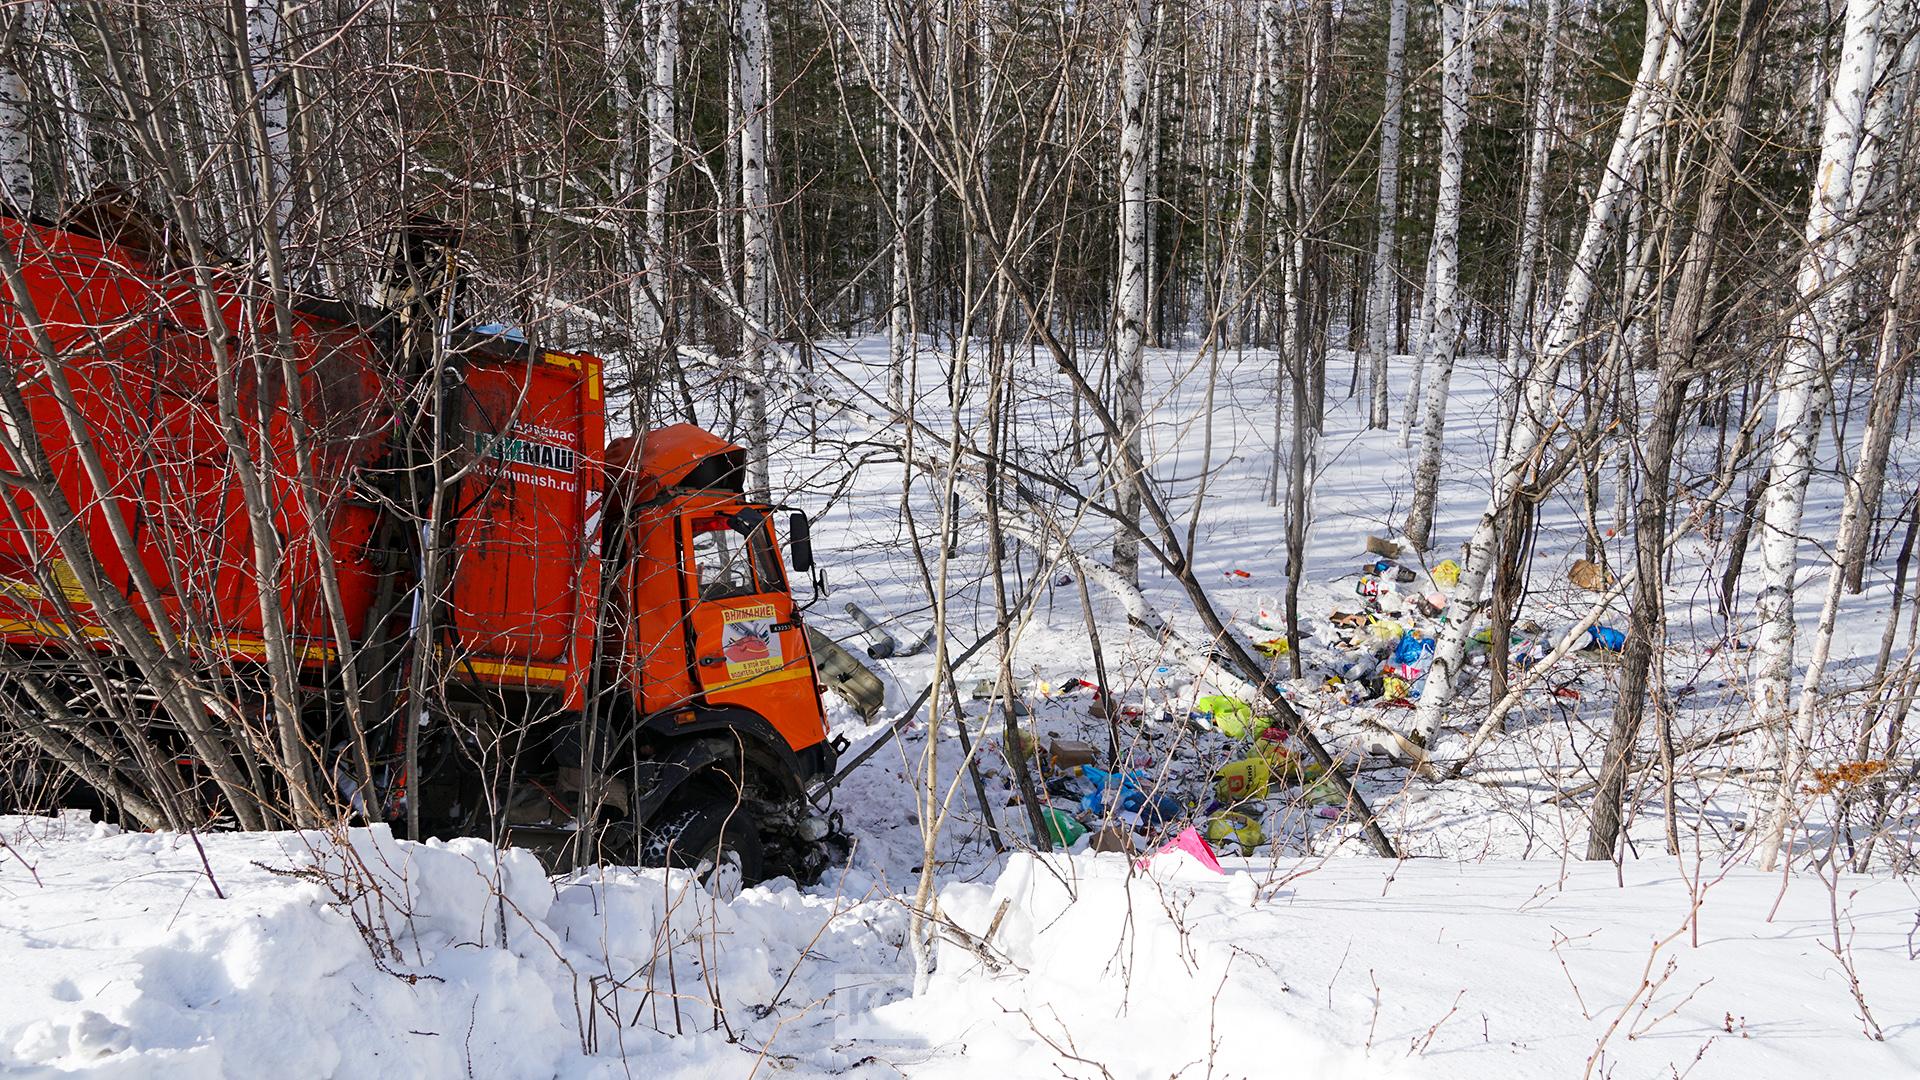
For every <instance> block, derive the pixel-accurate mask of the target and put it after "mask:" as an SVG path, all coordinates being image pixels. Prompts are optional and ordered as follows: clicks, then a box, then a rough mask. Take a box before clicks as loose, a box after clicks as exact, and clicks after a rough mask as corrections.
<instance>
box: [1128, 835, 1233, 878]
mask: <svg viewBox="0 0 1920 1080" xmlns="http://www.w3.org/2000/svg"><path fill="white" fill-rule="evenodd" d="M1172 851H1184V852H1186V853H1187V854H1189V855H1191V856H1193V857H1194V858H1195V859H1198V860H1199V861H1200V865H1201V866H1204V867H1206V868H1207V869H1209V870H1211V871H1213V872H1214V873H1216V874H1221V875H1224V874H1226V871H1225V870H1222V869H1221V868H1220V860H1219V859H1216V858H1214V855H1213V848H1212V847H1210V846H1209V845H1208V844H1207V840H1206V838H1205V837H1203V836H1201V835H1200V832H1199V830H1197V829H1195V828H1194V827H1193V826H1191V825H1189V826H1187V827H1186V828H1185V829H1183V830H1181V832H1180V835H1179V836H1176V837H1174V838H1173V839H1172V840H1169V841H1168V842H1167V846H1165V847H1163V848H1161V849H1160V850H1159V851H1156V852H1154V855H1165V854H1167V853H1168V852H1172ZM1152 859H1153V856H1152V855H1149V856H1147V857H1146V858H1143V859H1140V860H1139V861H1137V862H1135V863H1134V865H1135V866H1137V867H1139V868H1140V869H1142V870H1145V869H1146V868H1147V863H1148V862H1150V861H1152Z"/></svg>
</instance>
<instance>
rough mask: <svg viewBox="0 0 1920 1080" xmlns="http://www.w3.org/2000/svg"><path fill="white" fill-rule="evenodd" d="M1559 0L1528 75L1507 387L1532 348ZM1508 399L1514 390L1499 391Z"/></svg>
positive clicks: (1508, 426)
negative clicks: (1535, 71)
mask: <svg viewBox="0 0 1920 1080" xmlns="http://www.w3.org/2000/svg"><path fill="white" fill-rule="evenodd" d="M1561 12H1562V8H1561V6H1560V0H1547V18H1546V25H1545V27H1543V28H1542V30H1541V36H1542V38H1543V39H1544V40H1543V41H1542V42H1541V44H1540V73H1539V75H1538V76H1536V77H1535V79H1534V88H1533V105H1532V108H1531V109H1530V110H1529V125H1530V127H1531V128H1532V131H1531V132H1529V134H1528V138H1527V184H1526V192H1525V195H1524V197H1523V198H1524V205H1523V206H1522V207H1521V211H1520V251H1519V253H1518V255H1517V256H1516V262H1515V266H1514V274H1513V298H1512V302H1511V304H1510V306H1509V307H1508V309H1507V359H1506V364H1505V367H1506V374H1507V379H1508V383H1509V385H1510V386H1518V384H1519V382H1520V371H1521V368H1522V365H1524V364H1525V363H1526V357H1528V356H1530V355H1532V352H1533V335H1532V334H1531V333H1530V332H1529V331H1531V330H1532V322H1533V312H1534V303H1533V292H1534V280H1533V274H1534V266H1535V264H1536V263H1538V262H1539V260H1540V245H1541V243H1542V240H1543V238H1544V236H1545V227H1546V219H1547V155H1548V153H1549V152H1550V151H1551V147H1552V140H1553V124H1554V118H1555V114H1556V112H1557V111H1558V104H1557V97H1556V95H1557V93H1558V86H1559V79H1560V19H1561ZM1503 396H1505V397H1506V398H1508V399H1512V398H1513V397H1514V396H1515V395H1513V394H1511V393H1509V394H1506V395H1503ZM1500 421H1501V422H1500V452H1501V453H1502V454H1504V453H1506V446H1507V438H1508V434H1509V432H1510V431H1511V430H1512V424H1513V410H1512V409H1511V408H1510V407H1507V406H1502V409H1501V418H1500Z"/></svg>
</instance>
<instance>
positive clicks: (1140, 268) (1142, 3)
mask: <svg viewBox="0 0 1920 1080" xmlns="http://www.w3.org/2000/svg"><path fill="white" fill-rule="evenodd" d="M1154 8H1155V0H1127V8H1126V16H1127V18H1126V45H1125V50H1126V51H1125V52H1124V53H1123V54H1122V56H1121V62H1120V92H1121V110H1122V112H1121V119H1120V161H1119V170H1118V177H1117V180H1118V183H1119V189H1120V190H1119V198H1120V237H1119V240H1120V281H1119V287H1118V288H1117V289H1115V290H1114V313H1113V323H1114V340H1115V349H1116V357H1115V362H1116V369H1117V372H1118V378H1117V379H1116V380H1115V382H1116V386H1115V390H1114V392H1115V396H1116V398H1117V399H1118V401H1117V404H1118V408H1117V409H1116V410H1115V412H1116V413H1117V415H1118V419H1119V421H1120V429H1121V435H1122V437H1124V438H1125V439H1126V442H1127V454H1126V455H1125V458H1124V459H1123V460H1131V461H1141V460H1143V458H1142V441H1141V430H1140V428H1141V424H1142V413H1141V400H1142V398H1143V396H1144V393H1145V383H1146V373H1145V363H1146V349H1145V345H1146V320H1147V272H1148V271H1147V226H1148V221H1147V170H1148V168H1149V167H1150V163H1151V156H1150V154H1149V151H1148V147H1147V126H1148V116H1147V108H1148V101H1149V86H1148V82H1149V79H1148V75H1149V57H1150V53H1151V52H1152V49H1153V36H1154V18H1155V10H1154ZM1116 456H1118V455H1116ZM1115 467H1116V468H1118V467H1121V466H1119V465H1117V464H1116V466H1115ZM1115 484H1116V487H1117V489H1118V492H1119V499H1118V502H1119V512H1120V528H1119V531H1118V532H1117V533H1116V535H1115V537H1114V542H1113V565H1114V569H1116V570H1118V571H1119V572H1120V573H1121V574H1123V575H1125V576H1126V578H1127V580H1129V581H1133V580H1137V579H1138V577H1139V574H1140V542H1139V539H1138V536H1137V535H1136V531H1135V529H1136V523H1137V522H1138V521H1139V520H1140V495H1139V492H1138V490H1137V489H1136V488H1135V486H1134V485H1133V484H1132V483H1130V482H1128V481H1127V480H1125V479H1124V478H1122V479H1118V480H1116V481H1115Z"/></svg>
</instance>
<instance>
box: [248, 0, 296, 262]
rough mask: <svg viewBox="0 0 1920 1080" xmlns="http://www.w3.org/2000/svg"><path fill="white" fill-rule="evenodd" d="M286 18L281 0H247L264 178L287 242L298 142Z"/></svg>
mask: <svg viewBox="0 0 1920 1080" xmlns="http://www.w3.org/2000/svg"><path fill="white" fill-rule="evenodd" d="M285 34H286V29H285V24H284V22H283V21H282V19H281V17H280V3H279V0H247V59H248V61H249V63H250V65H251V67H252V70H253V91H254V94H255V95H256V97H257V99H258V100H257V102H256V103H255V108H256V109H258V110H259V115H260V121H261V123H262V125H263V126H264V127H265V129H266V160H265V161H262V162H260V163H259V168H260V169H261V170H262V174H263V175H262V177H261V179H260V181H259V182H260V183H261V184H262V185H263V186H264V189H265V192H266V198H267V207H268V210H269V213H270V215H271V218H272V221H273V224H274V227H275V229H276V230H277V231H278V232H279V234H280V242H281V243H283V244H284V243H286V242H287V240H288V237H287V226H288V225H289V224H290V223H291V222H292V221H293V144H292V140H291V136H290V132H289V128H288V123H287V80H286V72H285V68H284V63H285V60H284V56H283V53H284V51H285V44H284V40H283V39H284V37H285Z"/></svg>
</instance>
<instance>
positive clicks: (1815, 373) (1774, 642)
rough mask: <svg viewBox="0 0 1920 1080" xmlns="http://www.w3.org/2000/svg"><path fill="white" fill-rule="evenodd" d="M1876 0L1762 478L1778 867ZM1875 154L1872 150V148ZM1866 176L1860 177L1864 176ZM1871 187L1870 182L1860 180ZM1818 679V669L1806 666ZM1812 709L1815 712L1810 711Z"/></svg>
mask: <svg viewBox="0 0 1920 1080" xmlns="http://www.w3.org/2000/svg"><path fill="white" fill-rule="evenodd" d="M1883 17H1884V11H1883V6H1882V2H1881V0H1848V3H1847V15H1846V28H1845V30H1844V31H1843V35H1842V40H1841V49H1840V60H1839V63H1838V65H1837V66H1836V67H1835V69H1834V74H1833V86H1832V90H1831V93H1830V94H1829V95H1828V97H1827V101H1826V110H1825V120H1824V122H1823V124H1822V129H1821V136H1820V163H1819V166H1818V170H1817V171H1816V172H1815V174H1814V186H1813V196H1812V199H1811V201H1810V203H1809V205H1808V207H1807V224H1806V231H1805V234H1804V236H1805V240H1806V251H1805V252H1804V253H1803V254H1802V256H1801V259H1800V272H1799V276H1798V279H1797V280H1796V282H1795V291H1796V293H1797V294H1798V299H1799V301H1800V303H1799V307H1798V309H1797V310H1796V312H1795V314H1794V317H1793V321H1792V322H1791V324H1790V325H1789V328H1788V332H1787V344H1786V349H1785V353H1784V355H1783V356H1782V357H1781V361H1780V373H1779V377H1778V378H1777V379H1776V380H1775V383H1774V400H1775V405H1774V441H1773V452H1772V458H1771V466H1772V480H1771V481H1770V482H1769V483H1768V484H1767V491H1766V497H1765V500H1764V507H1763V512H1762V521H1763V527H1762V528H1761V530H1760V591H1759V596H1758V598H1757V601H1756V605H1755V610H1756V613H1757V614H1758V616H1759V618H1760V620H1761V621H1760V632H1759V637H1758V640H1757V641H1756V642H1755V644H1754V650H1753V706H1754V712H1755V717H1754V719H1755V720H1757V721H1759V722H1760V723H1762V724H1763V725H1764V727H1763V729H1762V730H1763V731H1764V732H1765V736H1766V742H1767V746H1766V748H1765V750H1764V752H1765V753H1767V754H1768V756H1770V757H1771V759H1772V761H1773V762H1774V763H1775V764H1777V765H1778V766H1779V768H1780V774H1779V775H1780V779H1779V783H1778V784H1777V785H1776V786H1775V788H1774V791H1773V794H1772V798H1771V800H1770V805H1769V806H1768V807H1767V809H1766V813H1765V828H1764V830H1763V831H1762V832H1761V834H1760V840H1759V844H1758V847H1757V848H1756V850H1755V856H1756V857H1757V858H1758V860H1759V862H1760V865H1761V866H1762V867H1764V868H1767V869H1771V868H1772V867H1773V865H1774V862H1775V860H1776V859H1777V858H1778V857H1779V853H1780V849H1781V847H1782V846H1783V844H1784V843H1785V842H1786V834H1787V830H1788V829H1789V827H1790V826H1791V823H1792V815H1793V801H1794V800H1793V793H1794V789H1795V786H1796V785H1797V784H1798V783H1799V772H1800V769H1801V767H1802V766H1803V765H1804V763H1805V760H1806V751H1807V742H1808V741H1809V739H1810V738H1811V735H1812V731H1811V724H1810V723H1809V724H1808V726H1807V728H1806V729H1805V730H1802V729H1801V726H1800V724H1799V723H1798V722H1796V721H1794V720H1793V719H1792V703H1791V702H1790V701H1789V693H1790V690H1789V687H1790V684H1791V681H1792V678H1793V654H1794V630H1795V627H1794V614H1793V607H1794V594H1795V581H1794V577H1795V575H1796V573H1797V571H1798V570H1799V559H1800V519H1801V515H1802V513H1803V512H1804V511H1805V509H1806V499H1807V482H1808V480H1809V479H1810V478H1811V477H1812V474H1813V466H1814V456H1815V451H1816V449H1817V448H1818V446H1819V441H1820V420H1821V416H1822V414H1823V413H1824V411H1825V409H1826V404H1827V401H1826V399H1827V394H1828V390H1827V385H1826V381H1827V371H1828V368H1829V365H1830V364H1831V363H1832V361H1833V359H1834V357H1835V355H1836V353H1837V352H1838V350H1839V347H1840V338H1839V323H1840V320H1841V318H1842V317H1843V316H1844V313H1845V310H1846V307H1847V303H1848V295H1847V294H1848V293H1849V292H1850V289H1849V287H1848V282H1849V281H1850V279H1851V275H1852V271H1853V269H1854V268H1853V266H1852V261H1853V260H1852V256H1853V252H1854V249H1855V247H1856V246H1857V245H1856V242H1855V241H1854V239H1853V235H1854V234H1856V233H1857V228H1856V227H1855V223H1854V222H1853V220H1852V219H1851V211H1852V209H1853V196H1854V189H1855V186H1856V179H1855V170H1856V168H1857V167H1859V166H1862V165H1864V166H1865V168H1864V170H1863V172H1865V173H1870V172H1871V171H1872V163H1871V161H1867V162H1862V161H1860V160H1859V158H1860V156H1861V150H1862V146H1863V144H1864V143H1868V142H1871V141H1872V140H1866V139H1864V138H1863V135H1864V133H1865V128H1866V124H1867V112H1868V98H1869V96H1870V95H1871V93H1872V90H1873V83H1874V71H1875V67H1876V65H1877V61H1878V57H1879V51H1880V23H1881V19H1882V18H1883ZM1869 156H1871V152H1869ZM1867 180H1868V178H1867V177H1866V176H1864V175H1863V176H1861V177H1860V183H1861V184H1862V185H1864V184H1865V183H1866V182H1867ZM1863 190H1864V187H1863ZM1807 675H1808V679H1809V681H1810V682H1812V683H1814V685H1815V689H1816V690H1817V680H1818V678H1819V672H1818V671H1817V670H1814V669H1810V670H1809V671H1808V673H1807ZM1809 719H1810V717H1809Z"/></svg>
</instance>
